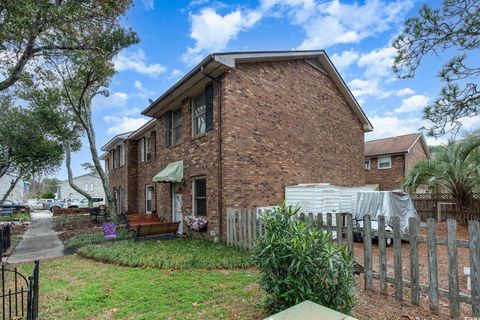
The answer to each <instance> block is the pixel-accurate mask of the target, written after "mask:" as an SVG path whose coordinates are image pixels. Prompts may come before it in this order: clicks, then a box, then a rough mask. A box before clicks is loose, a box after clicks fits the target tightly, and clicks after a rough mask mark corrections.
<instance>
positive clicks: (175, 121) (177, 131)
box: [172, 107, 183, 145]
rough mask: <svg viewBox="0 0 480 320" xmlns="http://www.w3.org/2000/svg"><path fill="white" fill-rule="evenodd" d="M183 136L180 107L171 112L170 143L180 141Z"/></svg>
mask: <svg viewBox="0 0 480 320" xmlns="http://www.w3.org/2000/svg"><path fill="white" fill-rule="evenodd" d="M182 137H183V116H182V108H181V107H180V108H178V109H177V110H175V111H173V112H172V144H174V145H175V144H178V143H180V142H182Z"/></svg>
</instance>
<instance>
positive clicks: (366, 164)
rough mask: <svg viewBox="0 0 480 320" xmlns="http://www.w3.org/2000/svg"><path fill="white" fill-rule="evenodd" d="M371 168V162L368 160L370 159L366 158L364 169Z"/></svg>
mask: <svg viewBox="0 0 480 320" xmlns="http://www.w3.org/2000/svg"><path fill="white" fill-rule="evenodd" d="M370 169H372V162H371V161H370V159H366V160H365V170H370Z"/></svg>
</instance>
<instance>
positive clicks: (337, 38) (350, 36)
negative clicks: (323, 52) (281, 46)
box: [299, 0, 413, 49]
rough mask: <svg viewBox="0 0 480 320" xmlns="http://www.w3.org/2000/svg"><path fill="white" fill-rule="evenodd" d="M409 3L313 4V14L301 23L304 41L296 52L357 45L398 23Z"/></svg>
mask: <svg viewBox="0 0 480 320" xmlns="http://www.w3.org/2000/svg"><path fill="white" fill-rule="evenodd" d="M412 5H413V2H412V1H400V0H399V1H395V2H389V3H388V2H383V1H379V0H367V1H366V2H365V3H364V4H358V3H353V4H343V3H340V1H339V0H333V1H330V2H326V3H320V4H318V5H317V8H316V14H315V15H313V16H312V17H311V18H310V19H308V20H307V21H306V23H305V24H303V29H304V31H305V35H306V37H305V39H304V40H303V42H302V43H301V44H300V46H299V48H300V49H324V48H328V47H330V46H332V45H335V44H339V43H358V42H360V41H361V40H363V39H365V38H367V37H370V36H372V35H375V34H377V33H380V32H383V31H386V30H388V29H390V28H391V26H392V24H394V23H396V22H399V21H402V20H403V16H404V14H405V12H406V11H407V10H409V9H410V8H411V7H412Z"/></svg>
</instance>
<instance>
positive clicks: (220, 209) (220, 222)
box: [200, 66, 223, 241]
mask: <svg viewBox="0 0 480 320" xmlns="http://www.w3.org/2000/svg"><path fill="white" fill-rule="evenodd" d="M200 70H201V72H202V74H203V75H204V76H205V77H207V78H209V79H212V80H213V81H214V82H215V83H216V84H217V97H218V103H217V104H218V106H217V107H218V130H217V159H218V172H217V175H218V176H217V180H218V181H217V185H218V186H217V187H218V193H217V194H218V217H219V219H218V229H219V237H220V241H222V239H223V202H222V195H223V171H222V81H221V80H220V79H219V78H220V77H217V78H215V77H213V76H211V75H209V74H207V73H206V72H205V71H204V67H203V66H202V67H201V68H200Z"/></svg>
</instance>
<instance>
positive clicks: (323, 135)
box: [102, 51, 372, 238]
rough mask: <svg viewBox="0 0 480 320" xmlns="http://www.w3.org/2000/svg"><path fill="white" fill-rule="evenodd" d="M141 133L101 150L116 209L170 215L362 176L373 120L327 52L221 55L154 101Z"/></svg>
mask: <svg viewBox="0 0 480 320" xmlns="http://www.w3.org/2000/svg"><path fill="white" fill-rule="evenodd" d="M143 115H145V116H149V117H151V118H152V120H151V121H149V122H148V123H147V124H146V125H144V126H143V127H142V128H140V129H139V130H137V131H135V132H133V133H129V134H125V135H119V136H117V137H115V138H113V139H112V140H111V141H109V142H108V143H107V144H106V145H105V146H104V147H103V148H102V150H103V151H105V154H104V156H103V158H104V159H105V161H106V166H107V167H108V168H109V174H108V176H109V180H110V185H111V187H112V188H113V190H114V193H115V195H116V197H117V199H118V204H119V208H121V210H122V211H124V212H127V213H145V212H146V213H150V212H154V213H157V214H158V215H160V216H162V217H164V218H165V219H166V220H171V219H174V220H177V221H180V220H182V218H183V217H185V216H186V215H191V214H193V215H206V216H207V219H208V234H209V236H220V237H221V238H225V230H226V218H225V217H226V209H227V208H228V207H237V208H241V207H254V206H270V205H277V204H279V203H280V202H281V201H282V200H283V199H284V193H285V191H284V187H285V186H286V185H292V184H297V183H305V182H308V183H315V182H327V183H332V184H335V185H342V186H358V185H363V184H364V183H365V171H364V169H363V161H364V132H366V131H370V130H372V126H371V124H370V122H369V121H368V119H367V117H366V116H365V114H364V113H363V111H362V109H361V108H360V106H359V105H358V103H357V101H356V100H355V98H354V97H353V96H352V94H351V92H350V91H349V89H348V88H347V86H346V85H345V83H344V81H343V80H342V79H341V77H340V76H339V74H338V72H337V71H336V69H335V67H334V66H333V65H332V62H331V61H330V59H329V58H328V56H327V55H326V54H325V52H324V51H282V52H245V53H218V54H210V55H208V56H207V57H206V58H205V59H204V60H203V61H202V62H200V63H199V64H198V65H197V66H196V67H195V68H193V69H192V70H191V71H190V72H188V73H187V74H186V75H185V76H184V77H183V78H182V79H180V80H179V81H178V82H177V83H176V84H174V85H173V86H172V87H171V88H170V89H168V90H167V91H166V92H165V93H164V94H163V95H161V96H160V97H159V98H158V99H156V100H155V101H153V102H152V103H151V104H150V105H149V106H148V108H147V109H145V110H144V111H143Z"/></svg>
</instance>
